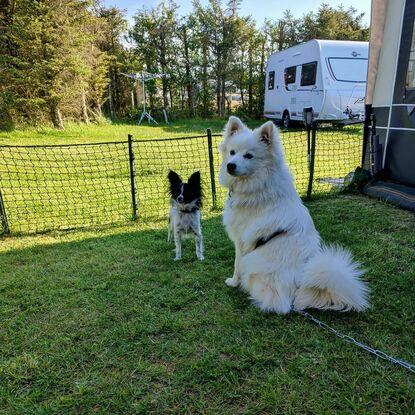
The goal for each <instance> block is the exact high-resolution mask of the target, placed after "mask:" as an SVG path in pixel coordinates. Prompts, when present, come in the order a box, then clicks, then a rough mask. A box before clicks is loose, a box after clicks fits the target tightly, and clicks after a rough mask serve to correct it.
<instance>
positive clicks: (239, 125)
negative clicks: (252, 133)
mask: <svg viewBox="0 0 415 415" xmlns="http://www.w3.org/2000/svg"><path fill="white" fill-rule="evenodd" d="M244 128H246V127H245V125H244V123H243V122H242V121H241V120H240V119H239V118H238V117H234V116H233V115H232V116H230V117H229V120H228V122H227V123H226V126H225V131H224V137H225V138H229V137H231V136H233V135H234V134H237V133H239V132H240V131H242V130H243V129H244Z"/></svg>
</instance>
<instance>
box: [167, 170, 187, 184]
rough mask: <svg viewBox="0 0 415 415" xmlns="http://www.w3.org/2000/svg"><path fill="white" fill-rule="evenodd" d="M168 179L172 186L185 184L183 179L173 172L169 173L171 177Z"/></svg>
mask: <svg viewBox="0 0 415 415" xmlns="http://www.w3.org/2000/svg"><path fill="white" fill-rule="evenodd" d="M167 177H168V179H169V182H170V184H171V185H172V186H174V185H177V184H180V183H183V180H182V179H181V177H180V176H179V175H178V174H177V173H176V172H175V171H173V170H170V171H169V175H168V176H167Z"/></svg>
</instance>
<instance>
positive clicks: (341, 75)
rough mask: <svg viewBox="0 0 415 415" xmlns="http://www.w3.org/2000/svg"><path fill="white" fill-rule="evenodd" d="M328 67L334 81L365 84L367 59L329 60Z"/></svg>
mask: <svg viewBox="0 0 415 415" xmlns="http://www.w3.org/2000/svg"><path fill="white" fill-rule="evenodd" d="M329 67H330V69H331V73H332V75H333V76H334V79H335V80H336V81H342V82H366V76H367V59H362V58H358V59H356V58H329Z"/></svg>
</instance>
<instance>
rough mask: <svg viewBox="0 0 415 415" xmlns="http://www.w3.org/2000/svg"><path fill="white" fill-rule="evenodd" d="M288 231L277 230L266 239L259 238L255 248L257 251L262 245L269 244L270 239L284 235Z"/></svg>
mask: <svg viewBox="0 0 415 415" xmlns="http://www.w3.org/2000/svg"><path fill="white" fill-rule="evenodd" d="M287 233H288V231H286V230H285V229H278V230H277V231H275V232H273V233H272V234H271V235H269V236H267V237H266V238H259V239H258V240H257V241H256V243H255V248H254V249H257V248H259V247H260V246H262V245H265V244H266V243H267V242H269V241H270V240H271V239H274V238H276V237H277V236H281V235H286V234H287Z"/></svg>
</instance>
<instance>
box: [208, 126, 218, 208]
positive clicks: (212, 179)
mask: <svg viewBox="0 0 415 415" xmlns="http://www.w3.org/2000/svg"><path fill="white" fill-rule="evenodd" d="M206 133H207V139H208V151H209V170H210V186H211V190H212V205H213V208H215V207H216V183H215V167H214V164H213V149H212V131H211V130H210V128H208V129H207V130H206Z"/></svg>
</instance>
